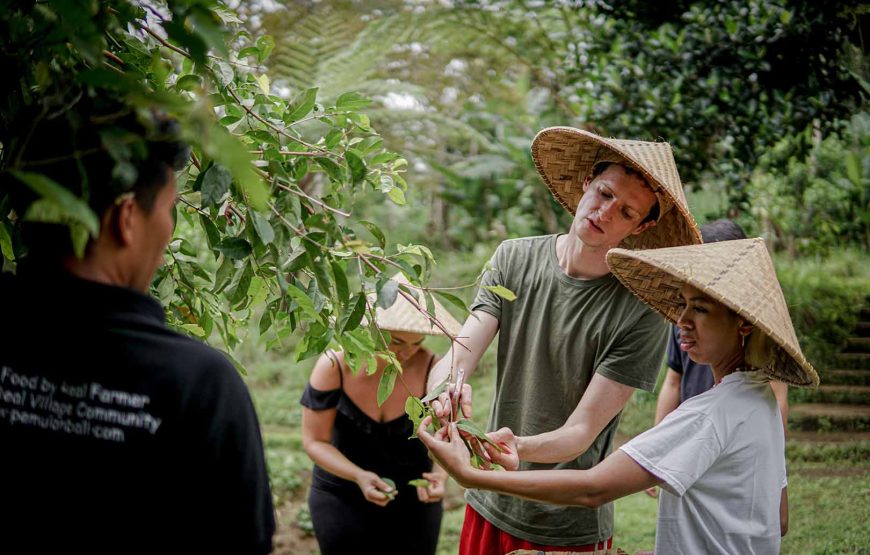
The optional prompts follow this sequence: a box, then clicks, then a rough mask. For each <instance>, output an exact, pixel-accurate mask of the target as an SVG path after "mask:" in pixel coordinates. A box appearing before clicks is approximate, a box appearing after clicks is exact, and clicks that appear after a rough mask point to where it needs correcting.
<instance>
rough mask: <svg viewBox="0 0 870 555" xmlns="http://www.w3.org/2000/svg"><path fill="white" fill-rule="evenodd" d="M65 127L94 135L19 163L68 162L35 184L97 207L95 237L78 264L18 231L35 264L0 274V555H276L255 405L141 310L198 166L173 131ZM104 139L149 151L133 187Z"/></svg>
mask: <svg viewBox="0 0 870 555" xmlns="http://www.w3.org/2000/svg"><path fill="white" fill-rule="evenodd" d="M72 109H73V110H77V111H78V112H79V113H78V114H77V115H78V116H79V117H80V118H81V119H80V121H82V122H87V125H81V126H78V127H75V128H74V127H72V126H70V125H69V124H68V123H67V120H65V119H64V118H56V119H55V120H46V121H44V122H43V123H40V124H37V125H36V126H35V128H34V130H33V134H32V136H31V137H30V142H29V144H28V147H27V149H26V150H25V151H24V153H23V156H24V160H28V159H33V160H37V161H39V160H57V162H55V163H49V164H41V165H39V166H38V167H36V166H34V168H35V169H37V170H38V171H39V172H40V173H42V174H43V175H46V176H47V177H49V178H50V179H52V180H54V181H55V182H57V183H59V184H61V185H62V186H63V187H65V188H67V189H68V190H70V191H72V192H73V193H74V194H76V195H77V196H80V198H81V197H84V198H86V199H87V200H88V203H89V205H90V206H91V208H92V209H93V210H94V212H95V213H96V214H97V215H98V216H99V217H100V224H101V225H100V232H99V235H97V236H96V237H94V238H92V239H91V240H90V241H89V242H88V244H87V247H86V250H85V253H84V256H83V257H81V258H77V257H76V256H75V255H74V254H73V248H72V241H71V240H70V230H69V228H68V227H66V226H61V225H56V224H47V223H30V224H26V225H23V227H22V229H21V233H22V239H23V241H22V242H23V244H24V245H25V247H26V255H22V256H20V257H19V259H18V260H16V262H17V267H16V271H15V275H12V274H11V273H9V272H7V273H2V274H0V299H2V301H3V305H4V311H3V318H2V319H0V445H2V446H3V455H2V457H0V491H2V509H0V552H2V553H24V552H27V553H43V552H49V551H62V552H69V553H78V552H84V553H176V552H191V553H193V552H195V553H268V552H270V551H271V550H272V535H273V533H274V530H275V520H274V512H273V507H272V495H271V491H270V488H269V482H268V475H267V472H266V464H265V460H264V456H263V446H262V439H261V436H260V429H259V424H258V421H257V416H256V413H255V411H254V407H253V404H252V402H251V398H250V396H249V394H248V391H247V388H246V387H245V384H244V383H243V381H242V380H241V378H240V377H239V375H238V373H237V371H236V370H235V368H234V366H233V365H232V364H231V363H230V362H229V361H228V360H227V359H226V358H225V357H224V356H223V355H221V354H220V353H219V352H218V351H216V350H214V349H212V348H210V347H208V346H206V345H204V344H203V343H201V342H199V341H196V340H193V339H191V338H189V337H186V336H183V335H180V334H178V333H175V332H173V331H171V330H170V329H168V328H167V326H166V324H165V314H164V310H163V308H162V307H161V306H160V304H158V302H157V301H156V300H155V299H153V298H152V297H151V296H149V295H148V293H147V291H148V288H149V286H150V283H151V280H152V278H153V277H154V274H155V271H156V270H157V268H158V266H159V265H160V264H161V262H162V260H163V253H164V250H165V248H166V245H167V244H168V242H169V240H170V237H171V236H172V232H173V227H174V224H173V212H174V210H175V201H176V186H175V175H174V171H173V170H174V169H176V168H177V167H178V166H179V165H180V164H182V163H183V161H184V160H185V159H186V158H187V156H188V150H187V147H186V146H184V145H183V144H181V143H180V142H179V141H178V139H177V138H176V137H177V135H178V133H177V124H175V123H174V122H173V121H171V120H168V119H165V118H162V117H159V116H156V115H153V114H152V115H150V117H151V119H150V120H149V121H148V122H147V123H148V125H143V124H142V123H141V118H142V114H138V116H137V114H135V113H134V112H133V111H132V109H128V108H125V107H123V106H117V105H114V104H112V103H102V104H101V103H100V100H99V99H90V98H85V99H83V100H81V101H80V102H79V104H78V105H76V106H75V107H73V108H72ZM107 121H109V123H108V124H107V123H106V122H107ZM106 125H111V126H112V127H113V128H115V129H123V130H124V131H125V132H126V133H130V134H131V135H130V136H136V135H138V136H139V137H140V138H144V140H142V141H140V142H139V143H138V145H137V148H138V146H144V149H140V150H139V152H140V154H139V156H138V158H137V159H136V161H135V168H136V170H137V173H136V176H137V177H136V179H135V182H134V183H132V184H130V185H129V186H126V187H125V186H124V185H123V184H122V183H119V181H118V180H117V179H115V177H114V175H113V171H112V170H113V168H114V160H113V159H112V158H111V156H110V155H109V154H108V153H107V152H106V150H105V149H103V148H102V147H101V142H100V139H101V135H100V133H101V131H104V130H105V126H106ZM70 153H72V154H70ZM85 185H86V187H87V188H86V189H85ZM0 186H2V187H3V188H4V189H5V191H4V192H5V193H7V194H8V198H9V199H11V201H12V207H13V209H14V210H15V211H16V213H17V214H25V213H27V212H26V210H27V207H28V205H29V204H31V203H33V201H34V200H35V199H34V198H33V196H34V195H33V194H32V193H30V191H29V190H28V189H27V188H25V187H24V186H23V184H22V183H20V182H16V181H15V178H14V176H12V175H10V174H6V175H4V176H3V181H2V184H0ZM83 189H84V190H86V191H87V195H86V196H85V195H84V194H83Z"/></svg>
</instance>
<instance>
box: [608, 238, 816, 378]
mask: <svg viewBox="0 0 870 555" xmlns="http://www.w3.org/2000/svg"><path fill="white" fill-rule="evenodd" d="M607 265H608V266H609V267H610V271H611V272H613V275H615V276H616V277H617V278H619V280H620V281H621V282H622V283H624V284H625V286H626V287H628V288H629V289H630V290H631V291H632V292H633V293H634V294H635V295H637V296H638V297H640V299H641V300H643V301H644V302H645V303H647V304H648V305H650V306H651V307H653V308H654V309H655V310H656V311H658V312H660V313H661V314H663V315H664V316H665V317H666V318H668V319H669V320H671V321H673V322H676V321H677V318H678V317H679V315H680V307H679V305H680V303H682V296H681V295H680V291H681V289H682V287H683V284H686V283H688V284H689V285H691V286H693V287H695V288H696V289H699V290H700V291H702V292H703V293H704V294H706V295H708V296H709V297H711V298H712V299H714V300H716V301H718V302H720V303H722V304H724V305H725V306H727V307H728V308H730V309H731V310H733V311H735V312H736V313H738V314H739V315H740V316H742V317H744V318H745V319H746V320H747V321H748V322H749V323H751V324H753V325H754V326H755V329H756V331H757V330H760V331H762V332H763V333H764V334H766V335H767V336H768V337H769V338H770V339H771V340H773V342H774V343H775V344H776V348H775V349H774V353H773V357H772V359H771V361H770V362H769V363H768V364H767V367H765V368H762V369H761V370H763V371H764V372H765V373H766V374H768V375H769V376H770V377H771V378H773V379H775V380H779V381H781V382H784V383H787V384H790V385H795V386H799V387H815V386H817V385H819V376H818V374H816V371H815V370H814V369H813V367H812V366H811V365H810V363H809V362H807V360H806V358H804V355H803V353H802V352H801V348H800V345H799V344H798V340H797V336H795V332H794V327H792V323H791V318H790V317H789V314H788V307H787V306H786V303H785V297H783V295H782V289H780V287H779V282H778V281H777V279H776V272H775V271H774V269H773V262H772V261H771V259H770V255H769V254H768V252H767V247H766V246H765V244H764V240H763V239H761V238H756V239H742V240H738V241H721V242H718V243H708V244H705V245H692V246H685V247H672V248H665V249H654V250H644V251H630V250H626V249H611V250H610V252H608V253H607ZM753 333H755V331H753Z"/></svg>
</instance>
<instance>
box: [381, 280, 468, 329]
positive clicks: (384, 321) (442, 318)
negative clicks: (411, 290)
mask: <svg viewBox="0 0 870 555" xmlns="http://www.w3.org/2000/svg"><path fill="white" fill-rule="evenodd" d="M392 279H393V281H395V282H398V283H401V284H403V285H407V284H408V280H407V279H406V278H405V276H404V275H403V274H402V273H401V272H399V273H398V274H396V275H395V276H393V278H392ZM433 301H434V304H435V318H436V319H438V321H439V322H441V325H442V326H444V327H445V328H446V329H447V331H448V332H450V335H453V336H456V335H458V334H459V330H461V329H462V325H461V324H460V323H459V322H457V321H456V319H455V318H454V317H453V316H451V315H450V313H449V312H447V309H445V308H444V307H443V306H442V305H441V303H439V302H438V301H437V300H436V299H433ZM417 304H419V305H420V307H421V308H423V309H424V310H425V308H426V301H425V300H424V299H423V295H422V294H421V295H420V301H419V302H418V303H417ZM375 320H376V321H377V324H378V327H379V328H381V329H382V330H388V331H404V332H408V333H419V334H422V335H444V332H443V331H441V329H440V328H439V327H437V326H435V325H433V324H432V322H431V321H430V320H429V319H428V318H427V317H426V316H424V315H423V314H422V313H421V312H420V311H419V310H417V309H416V308H414V306H413V305H412V304H411V302H410V301H408V300H406V299H405V298H404V297H403V296H402V295H401V294H400V295H399V296H397V297H396V302H394V303H393V306H391V307H390V308H388V309H386V310H385V309H383V308H380V307H378V309H377V312H376V313H375Z"/></svg>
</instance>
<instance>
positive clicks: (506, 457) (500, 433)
mask: <svg viewBox="0 0 870 555" xmlns="http://www.w3.org/2000/svg"><path fill="white" fill-rule="evenodd" d="M486 437H488V438H489V439H490V440H492V442H493V443H495V444H497V445H498V446H499V447H501V450H499V449H496V448H495V447H494V446H493V445H492V444H490V443H482V445H483V447H484V449H486V452H487V454H488V455H489V458H490V460H491V461H492V462H494V463H496V464H500V465H501V466H502V467H504V469H505V470H517V469H518V468H519V467H520V457H519V452H518V451H519V450H518V448H517V436H515V435H514V432H513V431H512V430H511V429H510V428H501V429H499V430H496V431H494V432H489V433H488V434H486Z"/></svg>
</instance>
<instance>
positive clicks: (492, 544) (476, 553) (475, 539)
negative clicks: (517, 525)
mask: <svg viewBox="0 0 870 555" xmlns="http://www.w3.org/2000/svg"><path fill="white" fill-rule="evenodd" d="M611 547H613V538H609V539H608V540H606V541H602V542H599V543H597V544H594V543H590V544H589V545H542V544H539V543H532V542H530V541H526V540H521V539H519V538H517V537H514V536H511V535H510V534H508V533H507V532H505V531H504V530H499V529H498V528H496V527H495V526H493V525H492V524H491V523H490V522H489V521H488V520H486V519H485V518H483V517H482V516H480V514H479V513H478V512H477V511H475V510H474V509H472V508H471V505H466V507H465V523H464V524H463V525H462V535H461V536H459V555H505V553H510V552H511V551H515V550H517V549H533V550H537V551H579V552H581V553H587V552H588V553H592V552H594V551H599V552H601V553H604V551H606V550H607V549H610V548H611Z"/></svg>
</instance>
